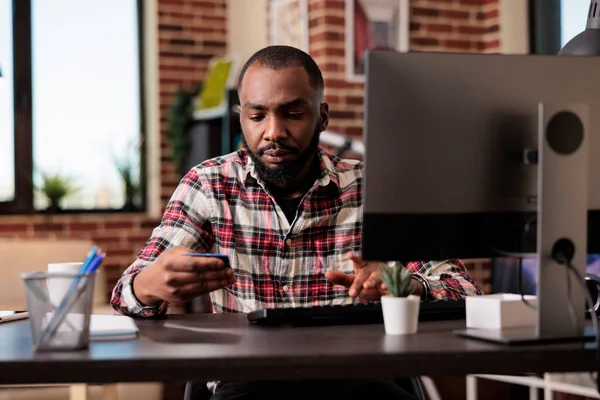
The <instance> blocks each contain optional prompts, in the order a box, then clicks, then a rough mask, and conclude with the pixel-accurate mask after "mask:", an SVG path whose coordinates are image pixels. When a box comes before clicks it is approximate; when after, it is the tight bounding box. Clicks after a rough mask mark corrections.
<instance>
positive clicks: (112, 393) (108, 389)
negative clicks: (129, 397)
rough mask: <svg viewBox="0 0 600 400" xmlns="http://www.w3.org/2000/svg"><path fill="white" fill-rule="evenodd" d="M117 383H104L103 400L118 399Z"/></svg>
mask: <svg viewBox="0 0 600 400" xmlns="http://www.w3.org/2000/svg"><path fill="white" fill-rule="evenodd" d="M117 399H118V396H117V385H116V384H110V385H109V384H107V385H102V400H117Z"/></svg>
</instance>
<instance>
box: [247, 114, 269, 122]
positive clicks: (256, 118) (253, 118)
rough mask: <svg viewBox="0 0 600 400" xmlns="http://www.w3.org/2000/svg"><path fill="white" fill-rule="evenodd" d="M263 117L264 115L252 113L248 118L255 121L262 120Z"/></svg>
mask: <svg viewBox="0 0 600 400" xmlns="http://www.w3.org/2000/svg"><path fill="white" fill-rule="evenodd" d="M264 118H265V117H264V115H252V116H251V117H250V119H251V120H252V121H255V122H258V121H262V120H263V119H264Z"/></svg>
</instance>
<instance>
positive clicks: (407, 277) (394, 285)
mask: <svg viewBox="0 0 600 400" xmlns="http://www.w3.org/2000/svg"><path fill="white" fill-rule="evenodd" d="M379 273H380V275H381V280H382V281H383V283H384V284H385V286H386V287H387V289H388V291H389V292H390V294H391V295H392V296H394V297H408V296H409V295H411V294H412V293H413V292H414V290H415V286H414V285H413V281H412V277H413V274H412V273H410V272H409V271H407V270H406V268H404V266H403V265H402V264H401V263H399V262H393V263H388V264H385V263H382V264H381V269H380V271H379Z"/></svg>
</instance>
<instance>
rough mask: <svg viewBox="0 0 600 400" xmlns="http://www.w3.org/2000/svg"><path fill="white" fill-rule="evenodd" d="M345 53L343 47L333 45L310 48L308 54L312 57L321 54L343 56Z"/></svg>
mask: <svg viewBox="0 0 600 400" xmlns="http://www.w3.org/2000/svg"><path fill="white" fill-rule="evenodd" d="M344 54H346V52H345V51H344V49H338V48H335V47H322V48H320V49H316V50H312V51H311V52H310V55H311V56H313V57H321V56H343V55H344Z"/></svg>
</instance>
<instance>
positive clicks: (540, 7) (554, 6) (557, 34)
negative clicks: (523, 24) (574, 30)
mask: <svg viewBox="0 0 600 400" xmlns="http://www.w3.org/2000/svg"><path fill="white" fill-rule="evenodd" d="M528 4H529V49H530V51H529V52H530V53H531V54H544V55H556V54H558V52H559V51H560V49H561V30H562V23H561V5H560V4H561V3H560V0H529V3H528Z"/></svg>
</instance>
